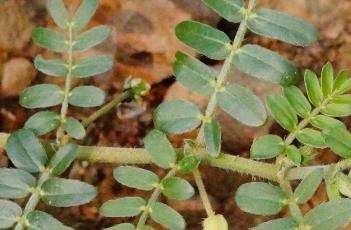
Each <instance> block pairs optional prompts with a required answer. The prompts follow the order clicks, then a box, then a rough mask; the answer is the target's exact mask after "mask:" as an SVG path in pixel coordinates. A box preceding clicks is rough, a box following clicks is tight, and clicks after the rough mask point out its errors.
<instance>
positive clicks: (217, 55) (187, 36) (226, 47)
mask: <svg viewBox="0 0 351 230" xmlns="http://www.w3.org/2000/svg"><path fill="white" fill-rule="evenodd" d="M175 31H176V36H177V38H178V39H179V40H180V41H182V42H183V43H184V44H186V45H188V46H189V47H191V48H193V49H195V50H196V51H198V52H199V53H201V54H204V55H205V56H207V57H209V58H211V59H215V60H223V59H225V58H226V57H228V55H229V54H230V39H229V37H228V36H227V35H226V34H225V33H224V32H222V31H220V30H217V29H215V28H213V27H211V26H208V25H206V24H202V23H199V22H194V21H184V22H181V23H179V24H178V25H177V27H176V29H175Z"/></svg>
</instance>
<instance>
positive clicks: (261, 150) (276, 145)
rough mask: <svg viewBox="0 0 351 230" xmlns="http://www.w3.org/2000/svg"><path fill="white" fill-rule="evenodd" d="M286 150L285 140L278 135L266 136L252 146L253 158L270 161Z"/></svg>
mask: <svg viewBox="0 0 351 230" xmlns="http://www.w3.org/2000/svg"><path fill="white" fill-rule="evenodd" d="M283 150H284V142H283V139H282V138H281V137H279V136H277V135H265V136H262V137H259V138H258V139H257V140H255V142H254V143H253V145H252V146H251V149H250V152H251V158H252V159H256V160H260V159H269V158H273V157H276V156H278V155H279V154H281V153H282V152H283Z"/></svg>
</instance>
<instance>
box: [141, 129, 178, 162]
mask: <svg viewBox="0 0 351 230" xmlns="http://www.w3.org/2000/svg"><path fill="white" fill-rule="evenodd" d="M144 143H145V148H146V150H147V151H148V153H149V154H150V156H151V160H152V162H154V163H155V164H156V165H158V166H160V167H161V168H171V167H172V165H174V164H175V162H176V157H177V156H176V153H175V151H174V149H173V146H172V144H171V143H170V142H169V140H168V139H167V136H166V135H165V134H164V133H162V132H161V131H159V130H156V129H154V130H152V131H150V132H149V134H148V135H147V136H146V137H145V138H144Z"/></svg>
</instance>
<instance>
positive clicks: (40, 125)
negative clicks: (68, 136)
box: [24, 111, 60, 136]
mask: <svg viewBox="0 0 351 230" xmlns="http://www.w3.org/2000/svg"><path fill="white" fill-rule="evenodd" d="M59 124H60V116H59V115H57V114H56V113H54V112H52V111H41V112H38V113H36V114H34V115H33V116H31V117H30V118H29V119H28V120H27V121H26V123H25V124H24V128H26V129H31V130H32V131H33V132H34V133H35V134H36V135H38V136H41V135H44V134H47V133H49V132H51V131H52V130H54V129H56V128H57V126H58V125H59Z"/></svg>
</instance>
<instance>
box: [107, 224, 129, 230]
mask: <svg viewBox="0 0 351 230" xmlns="http://www.w3.org/2000/svg"><path fill="white" fill-rule="evenodd" d="M104 230H135V227H134V225H132V224H129V223H124V224H118V225H115V226H112V227H109V228H104Z"/></svg>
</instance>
